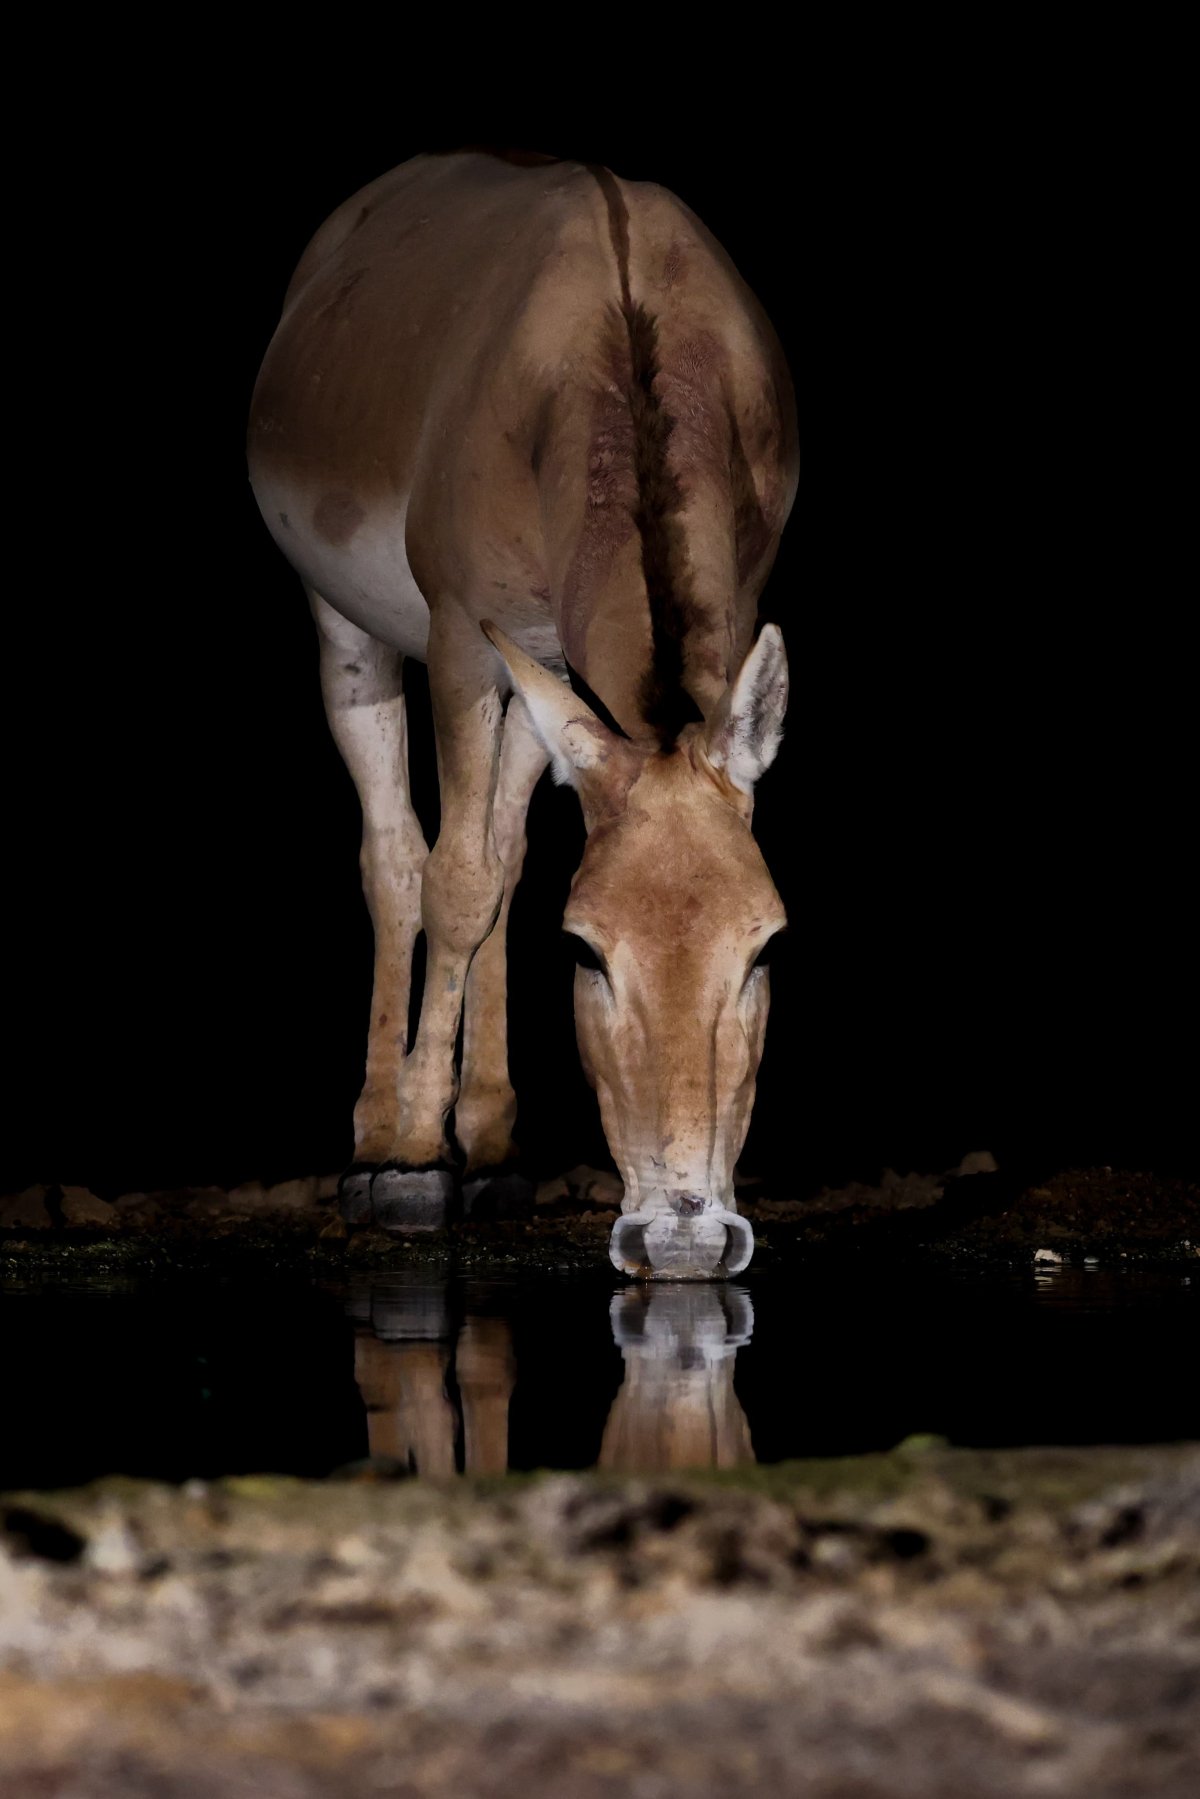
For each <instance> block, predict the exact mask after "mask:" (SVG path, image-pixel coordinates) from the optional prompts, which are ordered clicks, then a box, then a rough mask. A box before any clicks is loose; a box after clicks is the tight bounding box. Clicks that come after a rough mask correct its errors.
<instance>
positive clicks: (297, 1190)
mask: <svg viewBox="0 0 1200 1799" xmlns="http://www.w3.org/2000/svg"><path fill="white" fill-rule="evenodd" d="M266 1203H267V1206H268V1207H269V1208H270V1210H271V1211H272V1212H307V1211H309V1210H310V1209H311V1207H313V1206H315V1205H316V1203H317V1181H316V1176H315V1175H309V1176H307V1177H306V1178H305V1179H304V1180H299V1181H280V1182H279V1183H278V1185H277V1186H274V1187H268V1189H267V1198H266Z"/></svg>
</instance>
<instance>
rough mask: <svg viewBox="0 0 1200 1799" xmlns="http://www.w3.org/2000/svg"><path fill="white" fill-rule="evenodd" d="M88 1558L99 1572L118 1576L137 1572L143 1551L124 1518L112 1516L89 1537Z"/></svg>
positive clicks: (89, 1564) (89, 1562)
mask: <svg viewBox="0 0 1200 1799" xmlns="http://www.w3.org/2000/svg"><path fill="white" fill-rule="evenodd" d="M86 1560H87V1565H88V1567H89V1568H92V1569H93V1570H94V1571H95V1572H96V1573H97V1574H111V1575H114V1576H117V1577H120V1576H121V1575H127V1574H136V1573H137V1571H138V1569H139V1568H140V1566H141V1562H142V1552H141V1549H140V1547H139V1545H138V1541H137V1538H136V1537H135V1536H134V1534H133V1532H132V1531H131V1530H130V1528H129V1526H128V1524H126V1522H125V1520H124V1519H123V1518H110V1519H108V1521H107V1522H106V1523H104V1524H102V1525H101V1526H100V1529H99V1530H98V1531H96V1532H95V1534H94V1535H93V1536H92V1537H91V1538H90V1539H89V1541H88V1546H87V1552H86Z"/></svg>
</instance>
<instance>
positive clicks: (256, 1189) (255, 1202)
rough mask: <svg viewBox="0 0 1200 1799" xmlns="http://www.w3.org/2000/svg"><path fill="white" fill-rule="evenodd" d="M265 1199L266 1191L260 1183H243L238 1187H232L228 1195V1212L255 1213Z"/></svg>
mask: <svg viewBox="0 0 1200 1799" xmlns="http://www.w3.org/2000/svg"><path fill="white" fill-rule="evenodd" d="M266 1197H267V1190H266V1188H265V1187H264V1186H263V1184H262V1182H261V1181H243V1182H242V1184H241V1186H240V1187H234V1188H233V1190H232V1191H231V1193H230V1195H229V1206H230V1210H231V1211H234V1212H255V1211H257V1210H258V1209H259V1207H260V1206H261V1205H262V1204H263V1202H264V1200H265V1199H266Z"/></svg>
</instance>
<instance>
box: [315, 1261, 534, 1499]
mask: <svg viewBox="0 0 1200 1799" xmlns="http://www.w3.org/2000/svg"><path fill="white" fill-rule="evenodd" d="M350 1312H351V1315H352V1316H353V1317H354V1318H355V1321H356V1323H357V1325H358V1327H359V1328H358V1330H357V1332H356V1335H355V1342H354V1378H355V1380H356V1381H357V1383H358V1390H359V1393H360V1394H361V1395H362V1401H363V1405H364V1406H365V1408H366V1413H367V1444H368V1448H369V1451H370V1454H371V1455H372V1456H373V1457H380V1458H386V1459H388V1460H392V1461H397V1462H401V1463H403V1464H404V1465H405V1466H407V1467H409V1468H411V1469H413V1470H414V1472H416V1473H418V1474H433V1475H440V1474H453V1473H454V1472H455V1469H456V1460H455V1443H456V1439H457V1436H458V1423H459V1413H458V1408H457V1407H456V1406H455V1405H454V1403H453V1402H452V1400H451V1398H450V1393H449V1390H448V1389H449V1377H450V1372H451V1349H452V1347H453V1352H454V1367H453V1376H454V1383H455V1385H456V1387H457V1390H458V1398H459V1403H460V1405H461V1408H462V1430H463V1466H464V1470H465V1472H466V1473H467V1474H503V1473H504V1471H505V1469H506V1468H507V1467H508V1404H509V1400H510V1399H511V1398H512V1389H513V1377H514V1372H515V1370H514V1365H513V1359H512V1337H511V1334H510V1332H509V1328H508V1325H507V1324H506V1323H505V1322H504V1320H503V1319H502V1318H487V1317H472V1318H468V1319H467V1320H466V1322H465V1323H464V1324H463V1325H462V1326H461V1328H460V1329H457V1330H455V1329H454V1328H453V1327H452V1325H451V1319H450V1310H449V1305H448V1290H447V1286H446V1284H445V1283H444V1282H440V1281H429V1280H423V1279H422V1280H405V1279H404V1278H403V1277H400V1278H397V1279H394V1280H386V1281H378V1282H376V1283H375V1284H374V1285H373V1286H372V1287H371V1289H370V1291H369V1293H367V1294H364V1295H359V1296H358V1297H357V1298H356V1299H355V1300H354V1301H352V1302H351V1306H350Z"/></svg>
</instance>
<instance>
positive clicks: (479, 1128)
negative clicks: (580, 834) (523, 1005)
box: [454, 695, 550, 1208]
mask: <svg viewBox="0 0 1200 1799" xmlns="http://www.w3.org/2000/svg"><path fill="white" fill-rule="evenodd" d="M549 759H550V758H549V756H548V754H547V752H546V749H545V747H544V745H543V744H542V742H541V739H540V738H539V737H538V736H537V733H536V732H535V731H534V729H533V725H532V723H531V722H530V718H529V713H528V712H527V710H526V708H525V703H524V701H523V700H522V699H521V698H520V697H519V696H518V695H514V696H513V699H512V700H511V702H510V704H509V708H508V712H507V713H506V715H505V719H504V743H503V747H502V749H501V751H500V773H499V778H498V780H497V785H496V797H495V801H494V803H493V808H492V820H493V838H494V841H495V845H496V853H497V854H498V856H499V857H500V862H501V865H502V867H503V869H504V898H503V900H502V902H501V906H500V914H499V917H498V918H497V920H496V923H495V926H494V927H493V929H492V931H491V933H490V934H489V936H488V937H487V938H486V940H485V941H484V942H483V943H482V944H481V945H480V947H479V953H478V954H477V955H476V957H475V960H474V961H473V962H472V964H471V973H470V975H469V977H468V980H467V997H466V1012H465V1015H464V1018H463V1058H462V1082H461V1086H460V1089H459V1095H458V1101H457V1104H456V1106H455V1110H454V1134H455V1136H456V1137H457V1139H458V1142H459V1146H460V1148H461V1149H462V1152H463V1154H464V1156H465V1157H466V1174H467V1181H466V1185H465V1186H464V1193H463V1197H464V1203H465V1204H466V1205H467V1206H468V1208H470V1206H471V1203H472V1195H473V1192H477V1190H478V1189H479V1188H480V1187H481V1186H482V1187H486V1186H487V1185H488V1184H489V1178H490V1177H493V1176H496V1175H498V1174H500V1175H501V1184H502V1182H503V1175H502V1172H501V1171H503V1170H505V1169H509V1168H511V1165H512V1164H513V1163H514V1162H515V1160H516V1155H517V1151H516V1147H515V1145H514V1144H513V1140H512V1126H513V1119H514V1117H515V1115H516V1109H517V1102H516V1095H515V1094H514V1092H513V1089H512V1082H511V1080H510V1079H509V1073H508V915H509V912H510V910H511V907H512V898H513V893H514V892H515V890H516V886H517V883H518V881H519V880H520V879H521V865H522V863H523V862H524V859H525V816H526V813H527V812H528V811H529V801H530V798H531V796H532V794H533V790H534V788H535V787H536V786H537V783H538V780H539V779H540V777H541V774H542V771H543V770H544V769H545V767H546V764H547V762H548V761H549ZM491 1184H492V1185H493V1186H494V1185H495V1184H496V1183H495V1181H494V1180H493V1181H492V1182H491Z"/></svg>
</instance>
